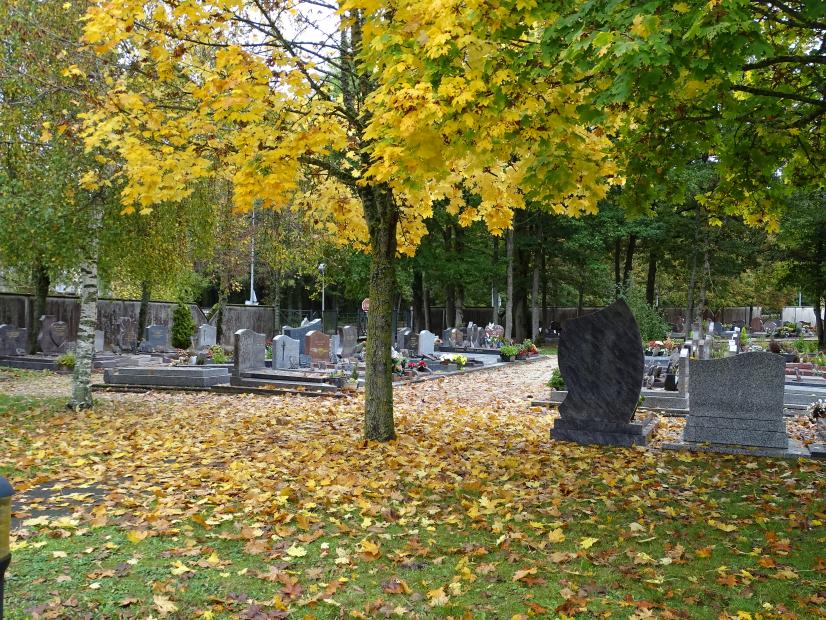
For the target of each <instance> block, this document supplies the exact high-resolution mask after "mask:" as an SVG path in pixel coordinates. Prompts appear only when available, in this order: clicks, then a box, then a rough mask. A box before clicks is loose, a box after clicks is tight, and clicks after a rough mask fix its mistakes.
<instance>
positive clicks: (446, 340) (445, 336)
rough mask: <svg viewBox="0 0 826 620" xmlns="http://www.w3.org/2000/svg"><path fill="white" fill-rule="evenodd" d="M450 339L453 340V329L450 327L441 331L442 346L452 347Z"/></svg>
mask: <svg viewBox="0 0 826 620" xmlns="http://www.w3.org/2000/svg"><path fill="white" fill-rule="evenodd" d="M451 338H453V328H452V327H450V328H448V329H445V330H442V344H443V345H444V346H446V347H452V346H453V341H452V340H451Z"/></svg>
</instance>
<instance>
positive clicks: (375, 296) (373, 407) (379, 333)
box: [359, 186, 399, 441]
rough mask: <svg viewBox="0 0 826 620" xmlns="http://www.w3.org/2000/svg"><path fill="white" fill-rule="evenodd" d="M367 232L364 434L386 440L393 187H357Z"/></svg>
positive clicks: (390, 434) (389, 427)
mask: <svg viewBox="0 0 826 620" xmlns="http://www.w3.org/2000/svg"><path fill="white" fill-rule="evenodd" d="M359 193H360V197H361V201H362V204H363V206H364V212H365V216H366V218H365V219H366V220H367V224H368V229H369V232H370V243H371V247H372V254H371V260H370V312H369V315H368V317H369V318H368V321H367V344H366V375H365V396H364V437H365V439H368V440H370V439H372V440H377V441H389V440H391V439H394V438H395V436H396V432H395V428H394V424H393V381H392V376H391V371H392V360H391V357H390V347H391V342H392V336H393V334H392V333H391V321H392V320H393V300H394V299H395V289H396V274H395V270H396V225H397V223H398V217H399V215H398V209H397V207H396V204H395V202H394V200H393V194H392V190H390V188H388V187H384V186H368V187H364V188H360V190H359Z"/></svg>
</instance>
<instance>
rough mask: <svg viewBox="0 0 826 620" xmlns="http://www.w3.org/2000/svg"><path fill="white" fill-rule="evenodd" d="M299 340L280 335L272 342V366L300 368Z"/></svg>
mask: <svg viewBox="0 0 826 620" xmlns="http://www.w3.org/2000/svg"><path fill="white" fill-rule="evenodd" d="M299 355H300V349H299V346H298V340H295V339H293V338H290V337H289V336H284V335H283V334H280V335H278V336H276V337H275V338H274V339H273V341H272V365H273V366H274V367H275V368H280V369H282V370H283V369H287V368H298V356H299Z"/></svg>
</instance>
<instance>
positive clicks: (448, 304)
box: [445, 284, 456, 329]
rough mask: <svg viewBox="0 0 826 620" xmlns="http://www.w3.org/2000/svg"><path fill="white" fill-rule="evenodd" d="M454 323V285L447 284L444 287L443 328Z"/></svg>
mask: <svg viewBox="0 0 826 620" xmlns="http://www.w3.org/2000/svg"><path fill="white" fill-rule="evenodd" d="M454 325H456V287H455V286H453V285H452V284H448V285H447V286H446V287H445V329H448V328H450V327H453V326H454Z"/></svg>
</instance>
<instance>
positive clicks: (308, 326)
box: [281, 319, 321, 355]
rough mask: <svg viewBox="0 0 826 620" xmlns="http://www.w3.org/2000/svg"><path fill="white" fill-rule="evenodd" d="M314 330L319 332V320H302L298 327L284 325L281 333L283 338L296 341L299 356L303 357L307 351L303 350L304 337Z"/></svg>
mask: <svg viewBox="0 0 826 620" xmlns="http://www.w3.org/2000/svg"><path fill="white" fill-rule="evenodd" d="M314 330H321V319H315V320H314V321H307V320H306V319H304V320H303V321H302V322H301V326H300V327H290V326H289V325H285V326H284V327H283V328H282V330H281V332H282V333H283V334H284V335H285V336H289V337H290V338H293V339H294V340H298V347H299V354H300V355H304V354H306V353H307V350H306V349H305V348H304V345H305V342H304V336H306V335H307V334H309V333H310V332H311V331H314Z"/></svg>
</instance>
